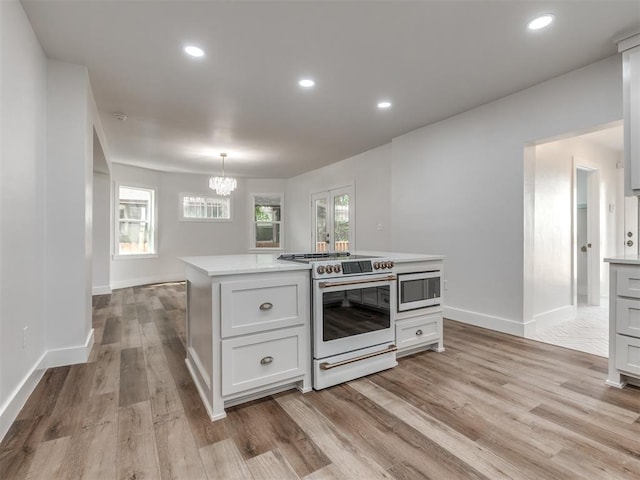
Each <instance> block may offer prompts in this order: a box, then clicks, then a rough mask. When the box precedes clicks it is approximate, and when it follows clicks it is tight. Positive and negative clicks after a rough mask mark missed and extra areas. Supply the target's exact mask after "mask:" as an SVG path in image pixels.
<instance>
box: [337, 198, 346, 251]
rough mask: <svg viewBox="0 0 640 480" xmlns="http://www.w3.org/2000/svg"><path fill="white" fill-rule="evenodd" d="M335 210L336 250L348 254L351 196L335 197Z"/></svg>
mask: <svg viewBox="0 0 640 480" xmlns="http://www.w3.org/2000/svg"><path fill="white" fill-rule="evenodd" d="M333 209H334V210H333V212H334V216H333V218H334V232H333V238H334V239H335V240H334V241H335V249H336V251H338V252H346V251H347V250H349V195H348V194H346V193H345V194H343V195H338V196H336V197H334V204H333Z"/></svg>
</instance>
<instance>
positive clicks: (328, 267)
mask: <svg viewBox="0 0 640 480" xmlns="http://www.w3.org/2000/svg"><path fill="white" fill-rule="evenodd" d="M325 270H326V272H327V273H333V267H332V266H331V265H327V267H326V268H325Z"/></svg>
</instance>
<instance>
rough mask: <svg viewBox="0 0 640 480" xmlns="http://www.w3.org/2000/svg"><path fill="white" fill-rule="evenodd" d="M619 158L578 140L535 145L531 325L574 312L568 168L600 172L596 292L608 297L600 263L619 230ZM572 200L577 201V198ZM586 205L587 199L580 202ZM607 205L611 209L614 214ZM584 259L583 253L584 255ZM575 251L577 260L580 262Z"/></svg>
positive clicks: (613, 245) (612, 247) (605, 270)
mask: <svg viewBox="0 0 640 480" xmlns="http://www.w3.org/2000/svg"><path fill="white" fill-rule="evenodd" d="M620 160H621V158H620V154H619V153H616V152H614V151H611V150H608V149H606V148H602V147H600V146H598V145H594V144H590V143H588V142H586V141H584V140H582V139H581V138H580V137H572V138H568V139H563V140H558V141H553V142H548V143H544V144H541V145H538V146H536V161H535V233H534V294H533V298H534V303H533V315H534V320H535V321H536V327H537V328H539V327H540V326H548V325H549V324H552V323H557V322H559V321H561V320H564V319H566V318H569V317H570V316H571V315H572V314H573V313H574V310H573V308H570V307H572V306H574V298H573V295H574V292H573V290H572V284H571V280H572V276H573V252H572V246H573V237H572V235H573V234H572V218H573V211H572V210H573V204H572V202H573V198H572V190H573V188H574V185H573V174H574V173H573V164H574V161H575V163H576V166H581V167H588V168H590V169H593V170H597V171H598V172H599V178H600V210H599V215H600V224H601V225H600V227H601V228H600V231H601V235H600V258H599V260H598V262H599V264H600V266H601V267H600V279H599V281H600V284H601V285H600V291H601V295H604V296H606V295H607V293H608V286H609V276H608V268H606V265H605V264H604V263H602V259H603V258H605V257H610V256H614V255H616V253H617V252H616V250H617V241H618V235H619V233H620V232H618V227H617V223H618V222H617V216H618V208H624V206H623V205H620V206H616V202H617V197H618V170H617V168H616V164H617V163H618V162H619V161H620ZM576 201H579V200H578V199H576ZM581 201H582V203H586V199H582V200H581ZM609 205H614V208H613V211H610V210H609ZM583 255H584V254H583ZM580 256H581V254H580V252H577V258H576V260H579V259H580Z"/></svg>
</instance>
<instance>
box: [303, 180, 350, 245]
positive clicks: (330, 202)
mask: <svg viewBox="0 0 640 480" xmlns="http://www.w3.org/2000/svg"><path fill="white" fill-rule="evenodd" d="M345 193H346V194H349V198H350V200H349V251H350V252H353V251H355V249H356V248H355V246H356V201H355V200H356V188H355V182H350V183H348V184H346V185H342V186H339V187H333V188H330V189H326V190H320V191H316V192H311V194H310V195H309V208H310V210H311V216H310V217H311V218H310V220H311V235H310V242H311V250H310V251H311V252H315V251H316V243H315V242H316V238H315V237H316V231H317V225H316V211H315V208H314V206H315V201H316V200H318V199H322V198H324V199H325V200H326V202H327V232H328V233H329V234H330V242H329V244H330V247H329V250H331V251H333V250H335V238H334V210H333V208H334V200H335V198H336V197H338V196H340V195H344V194H345Z"/></svg>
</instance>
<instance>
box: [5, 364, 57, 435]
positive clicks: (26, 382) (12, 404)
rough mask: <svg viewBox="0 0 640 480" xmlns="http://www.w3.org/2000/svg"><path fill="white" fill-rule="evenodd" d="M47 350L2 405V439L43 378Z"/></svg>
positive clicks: (45, 368)
mask: <svg viewBox="0 0 640 480" xmlns="http://www.w3.org/2000/svg"><path fill="white" fill-rule="evenodd" d="M45 356H46V352H45V353H43V354H42V356H41V357H40V358H39V359H38V361H37V362H36V363H35V365H34V366H33V367H32V368H31V371H29V373H28V374H27V375H25V377H24V379H23V380H22V382H21V383H20V385H18V387H17V388H16V389H15V390H14V391H13V393H12V394H11V395H10V396H9V398H8V399H7V400H6V401H5V402H4V404H3V405H2V406H0V441H2V439H3V438H4V436H5V435H6V434H7V432H8V431H9V428H10V427H11V424H12V423H13V422H14V421H15V419H16V418H17V417H18V414H19V413H20V410H22V407H24V404H25V403H26V402H27V399H28V398H29V395H31V394H32V393H33V391H34V390H35V388H36V386H37V385H38V382H39V381H40V380H41V379H42V377H43V375H44V372H45V371H46V370H47V367H46V366H45Z"/></svg>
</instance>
